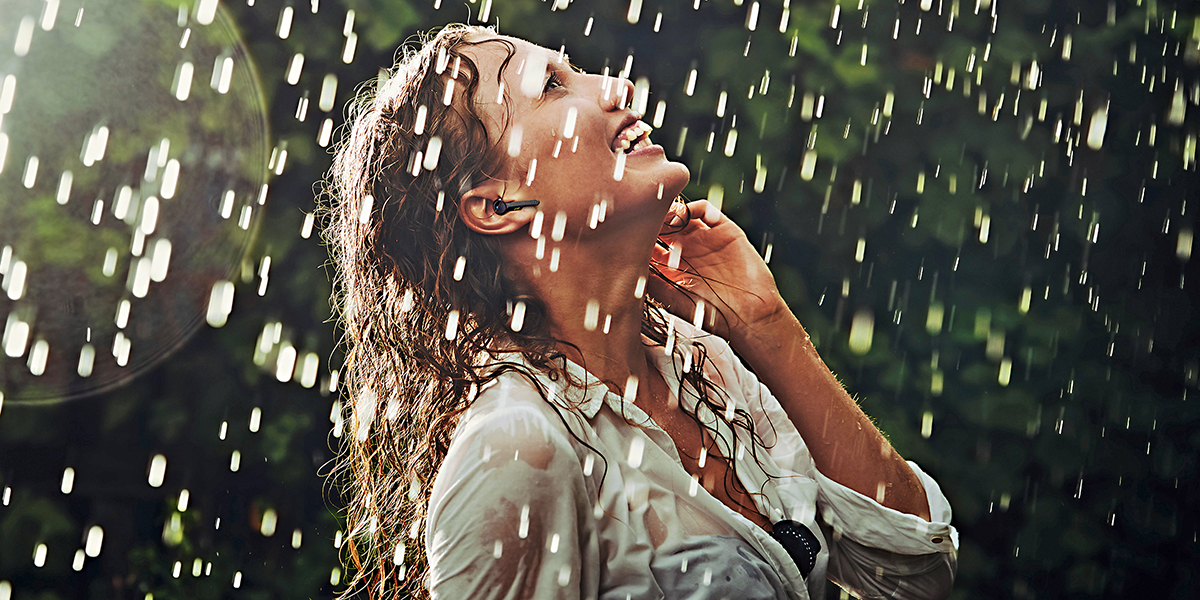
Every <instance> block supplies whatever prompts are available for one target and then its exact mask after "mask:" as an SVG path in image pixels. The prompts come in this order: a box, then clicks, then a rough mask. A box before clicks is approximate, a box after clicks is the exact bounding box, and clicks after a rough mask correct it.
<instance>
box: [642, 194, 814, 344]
mask: <svg viewBox="0 0 1200 600" xmlns="http://www.w3.org/2000/svg"><path fill="white" fill-rule="evenodd" d="M659 236H660V238H661V239H662V240H663V241H665V242H667V244H669V246H670V247H669V249H667V248H662V247H660V246H657V245H656V246H655V248H654V253H653V254H652V255H651V264H652V266H654V267H657V268H658V270H659V272H661V273H662V274H663V275H664V276H665V277H666V278H667V279H668V280H670V281H671V282H673V283H674V284H675V286H672V285H670V284H669V283H667V282H665V281H663V280H662V279H660V278H658V277H655V276H653V275H652V276H650V278H649V279H648V286H649V292H650V295H651V296H653V297H654V298H655V299H657V300H658V301H660V302H662V303H663V304H665V305H666V306H667V309H668V310H670V311H671V312H672V313H674V314H675V315H676V316H678V317H680V318H682V319H686V320H687V321H689V322H693V323H695V322H696V320H697V316H698V313H699V311H701V310H703V315H702V316H701V318H702V320H703V323H702V327H704V329H705V330H707V331H709V332H711V333H715V334H717V335H719V336H721V337H723V338H725V339H726V340H729V341H730V342H731V343H734V345H735V347H736V346H737V345H738V344H737V342H739V341H741V340H744V339H746V338H747V337H749V336H754V335H755V331H756V330H760V329H761V328H762V327H767V326H770V324H771V323H772V322H773V321H774V320H776V319H779V318H781V317H784V316H786V317H791V312H790V311H789V310H788V308H787V305H786V304H785V303H784V302H783V298H782V297H781V296H780V295H779V290H778V288H776V287H775V278H774V277H773V276H772V275H771V271H770V270H769V269H768V268H767V265H766V263H764V262H763V260H762V257H760V256H759V255H758V252H757V251H755V249H754V247H753V246H751V245H750V242H749V240H747V239H746V234H745V233H744V232H743V231H742V229H741V228H740V227H738V226H737V224H736V223H734V222H733V221H731V220H729V217H726V216H725V215H724V214H723V213H722V212H721V211H720V209H718V208H717V207H716V206H714V205H713V204H711V203H709V202H708V201H707V200H696V201H694V202H689V203H687V204H683V203H676V204H675V205H674V206H673V207H672V208H671V211H670V212H669V213H667V219H666V220H665V221H664V222H663V227H662V230H661V231H660V233H659ZM676 286H678V287H676ZM701 303H703V306H702V307H700V306H699V305H700V304H701Z"/></svg>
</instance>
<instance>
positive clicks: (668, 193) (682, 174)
mask: <svg viewBox="0 0 1200 600" xmlns="http://www.w3.org/2000/svg"><path fill="white" fill-rule="evenodd" d="M667 166H668V167H669V168H670V172H669V173H667V174H665V175H664V176H663V178H662V179H660V180H659V183H660V184H662V186H663V200H674V199H675V197H676V196H678V195H679V194H680V193H681V192H683V188H685V187H687V184H688V181H691V179H692V173H691V171H689V170H688V168H687V165H685V164H683V163H681V162H674V161H671V162H668V163H667Z"/></svg>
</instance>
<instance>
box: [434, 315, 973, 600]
mask: <svg viewBox="0 0 1200 600" xmlns="http://www.w3.org/2000/svg"><path fill="white" fill-rule="evenodd" d="M668 318H670V319H674V327H675V329H676V330H677V332H678V338H677V342H676V345H678V346H679V347H680V348H679V351H676V352H674V353H673V354H668V353H667V352H665V351H664V350H665V349H664V348H663V347H648V348H647V350H646V351H647V353H648V354H649V355H650V356H651V357H652V359H653V362H652V363H651V364H654V365H655V366H657V368H658V369H659V370H660V371H661V373H662V376H663V378H664V379H665V380H666V382H667V384H668V387H669V388H670V389H671V390H672V394H674V390H677V389H678V388H679V374H680V372H681V371H682V368H683V365H682V360H683V359H682V356H684V355H685V354H686V355H690V354H691V353H692V349H691V341H692V339H696V340H697V341H701V342H702V343H703V344H704V346H705V348H706V349H707V351H708V356H709V360H708V361H707V362H706V364H705V374H706V375H707V377H708V378H709V381H711V382H713V383H714V384H716V385H718V386H720V387H722V388H723V389H724V390H725V392H726V393H727V394H728V397H729V400H730V401H732V402H734V403H735V405H736V407H737V408H741V409H745V410H746V411H748V412H749V413H750V414H751V415H752V417H753V419H754V422H755V428H756V432H757V434H758V435H759V436H760V437H761V439H762V441H763V445H765V448H759V451H758V452H757V454H758V461H755V459H754V457H753V456H752V455H751V454H752V453H751V452H750V450H749V448H750V444H751V440H750V439H749V435H748V434H747V432H746V431H744V430H742V429H740V428H738V429H736V431H735V433H736V439H737V440H738V448H736V449H729V448H724V447H722V448H721V450H722V454H723V455H724V456H733V457H734V460H735V461H736V466H737V469H736V472H737V474H738V476H739V478H740V480H741V483H742V484H743V485H744V486H745V488H746V489H747V490H751V491H756V490H760V489H761V490H762V492H763V493H762V494H752V497H753V498H754V500H755V502H756V503H757V508H758V509H759V512H761V513H762V514H764V515H767V516H768V517H769V518H770V519H771V521H772V522H774V521H778V520H780V519H791V520H794V521H798V522H800V523H803V524H805V525H806V526H808V528H809V529H810V530H812V532H813V533H814V534H815V535H816V536H817V538H818V540H819V541H820V543H821V551H820V553H819V554H818V555H817V560H816V566H815V567H814V568H813V571H812V573H810V575H809V577H808V578H807V580H806V579H805V578H804V577H802V576H801V574H800V571H799V569H798V568H797V566H796V564H795V562H794V561H793V560H792V558H791V556H790V555H789V554H788V553H787V552H786V551H785V550H784V549H783V547H782V546H781V545H780V544H779V543H778V542H776V541H775V540H774V539H773V538H772V537H771V536H770V535H769V534H768V533H767V532H766V531H764V530H763V529H762V528H761V527H759V526H758V525H755V524H754V523H752V522H751V521H749V520H748V519H746V518H745V517H743V516H742V515H740V514H738V513H737V512H735V511H733V510H731V509H729V508H728V507H727V506H725V505H724V504H723V503H722V502H721V501H719V500H717V499H716V498H714V497H713V496H712V495H710V494H709V493H708V492H707V491H706V490H705V489H704V488H703V487H701V486H700V485H699V484H698V483H696V481H695V480H694V479H693V478H692V477H691V476H690V475H689V474H688V473H687V471H685V470H684V468H683V465H682V463H681V462H680V460H679V454H678V452H677V450H676V448H675V445H674V443H673V441H672V439H671V437H670V436H669V435H668V434H667V433H666V432H664V431H663V430H662V429H661V428H659V427H658V426H657V425H656V424H655V423H654V422H653V421H652V420H651V419H650V418H649V417H648V416H647V415H646V413H645V412H643V411H642V410H641V409H640V408H638V407H637V406H636V405H635V404H633V403H631V402H626V401H624V400H623V399H622V397H621V396H619V395H617V394H615V393H612V392H611V391H609V389H608V387H607V386H605V385H604V384H603V383H601V382H600V381H599V380H598V379H597V378H596V377H594V376H592V375H590V374H589V373H588V372H587V371H586V370H584V369H583V368H582V367H580V366H579V365H577V364H575V363H572V362H568V363H567V373H568V375H569V376H570V378H572V379H575V380H576V381H577V382H583V383H584V385H583V386H579V385H569V384H568V383H567V382H566V381H563V380H562V378H560V380H559V381H551V380H550V379H549V377H548V376H546V375H539V376H538V384H539V385H541V386H542V387H543V389H544V390H545V392H546V395H547V398H548V399H549V400H550V401H551V402H552V403H553V404H554V406H551V404H550V403H547V402H546V401H545V400H543V399H542V396H541V395H540V394H539V393H538V391H537V389H536V388H535V387H534V386H533V385H532V383H531V382H530V381H529V380H528V379H526V378H525V377H524V376H522V375H519V374H517V373H513V372H508V373H505V374H503V375H501V376H499V377H498V378H497V379H496V380H494V381H493V383H492V384H490V385H488V386H486V387H485V388H484V389H482V390H480V392H479V393H478V395H477V397H476V399H475V401H474V403H473V404H472V405H471V408H470V409H469V410H468V411H467V412H466V413H465V414H464V415H463V416H462V418H461V420H460V421H459V424H458V428H457V429H456V430H455V433H454V436H453V440H452V442H451V444H450V448H449V451H448V453H447V455H446V460H445V461H444V462H443V464H442V466H441V468H440V470H439V472H438V475H437V478H436V480H435V482H434V485H433V490H432V493H431V497H430V502H429V511H428V519H427V521H426V528H425V545H426V550H427V553H428V557H429V566H430V590H431V592H432V595H433V597H434V598H435V599H445V600H460V599H466V598H472V599H474V598H496V599H500V598H503V599H508V600H517V599H536V600H543V599H547V600H548V599H563V600H567V599H570V600H626V599H630V600H641V599H659V598H665V599H667V600H677V599H687V600H710V599H711V600H717V599H720V598H763V599H769V598H776V599H784V598H786V599H792V600H797V599H805V598H812V599H822V598H824V597H825V586H826V584H825V579H826V577H828V578H829V579H832V580H834V581H835V582H837V583H839V584H840V585H842V586H843V587H846V588H848V589H850V590H852V591H854V592H855V593H856V594H857V595H859V596H860V597H864V598H914V599H916V598H920V599H927V598H941V597H945V596H947V595H949V593H950V587H951V585H952V583H953V580H954V572H955V568H956V564H957V562H956V556H957V549H958V533H957V531H955V529H954V528H953V527H952V526H950V524H949V523H950V505H949V503H948V502H947V501H946V498H945V496H943V495H942V493H941V490H940V488H939V487H938V485H937V483H936V482H934V480H933V479H932V478H931V477H929V476H928V475H926V474H925V473H924V472H923V471H921V469H920V468H918V467H917V465H916V464H914V463H911V462H910V463H909V465H910V466H911V467H912V469H913V471H914V472H915V473H916V474H917V477H918V478H920V480H921V483H922V485H923V486H924V488H925V493H926V497H927V499H928V502H929V510H930V515H931V518H932V520H931V521H930V522H926V521H925V520H923V519H921V518H919V517H916V516H913V515H908V514H904V513H900V512H898V511H895V510H892V509H890V508H887V507H884V506H882V505H880V504H878V503H877V502H875V501H874V500H873V499H871V498H868V497H866V496H863V495H862V494H859V493H857V492H855V491H853V490H851V489H849V488H847V487H845V486H843V485H841V484H839V483H837V482H835V481H833V480H831V479H829V478H827V477H825V476H824V475H823V474H822V473H820V472H819V471H818V470H817V468H816V466H815V465H814V463H813V460H812V457H811V456H810V455H809V452H808V448H807V446H806V445H805V443H804V440H803V439H801V437H800V434H799V433H798V432H797V431H796V428H795V426H794V425H793V424H792V422H791V421H790V420H789V419H788V417H787V415H786V414H785V413H784V411H783V409H782V407H781V406H780V405H779V402H778V401H777V400H776V399H775V397H774V396H772V395H771V393H770V391H769V390H768V389H767V388H766V386H764V385H762V384H761V383H760V382H759V381H758V379H757V378H756V377H755V376H754V374H753V373H751V372H750V371H749V370H747V369H746V368H745V367H744V366H743V365H742V364H741V361H740V360H739V359H738V358H737V357H736V356H735V355H734V354H733V351H732V350H731V349H730V348H729V345H728V344H727V343H726V342H725V341H724V340H721V339H720V338H718V337H716V336H713V335H709V334H706V333H704V332H703V331H699V330H696V329H694V328H693V327H691V326H690V325H689V324H688V323H686V322H684V321H682V320H679V319H675V318H674V317H671V316H669V315H668ZM670 345H671V343H670V342H668V347H669V346H670ZM512 360H514V361H517V362H520V359H519V358H515V357H514V358H513V359H512ZM534 372H536V371H534ZM679 400H680V402H681V404H682V406H683V407H684V408H685V409H687V410H688V411H689V412H691V411H693V410H695V407H696V400H695V398H694V397H693V396H692V394H690V393H685V394H684V397H683V398H680V399H679ZM700 418H701V419H702V420H704V421H705V422H706V423H710V424H713V425H714V426H716V427H718V428H719V431H721V433H722V435H721V436H720V437H721V438H724V439H733V438H734V436H732V435H730V434H729V432H728V428H727V426H725V425H724V423H722V422H721V421H720V420H718V419H717V418H716V417H715V415H713V414H711V412H706V411H705V410H704V409H703V407H702V408H701V412H700ZM588 446H591V448H590V449H589V447H588ZM597 452H599V453H600V454H599V455H597ZM601 455H602V456H603V457H604V459H607V472H606V467H605V462H604V460H603V459H601V457H600V456H601ZM759 463H761V466H760V465H759ZM768 473H769V474H770V475H774V476H775V477H773V478H769V477H768Z"/></svg>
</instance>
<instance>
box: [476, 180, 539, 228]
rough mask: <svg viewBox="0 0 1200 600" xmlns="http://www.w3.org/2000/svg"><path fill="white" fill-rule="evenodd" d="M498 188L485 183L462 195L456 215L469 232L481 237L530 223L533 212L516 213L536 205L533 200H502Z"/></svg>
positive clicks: (490, 183)
mask: <svg viewBox="0 0 1200 600" xmlns="http://www.w3.org/2000/svg"><path fill="white" fill-rule="evenodd" d="M502 191H503V190H502V189H500V186H499V185H496V182H489V183H487V184H484V185H482V186H479V187H477V188H474V189H472V190H470V191H468V192H467V193H465V194H463V195H462V198H461V200H460V201H459V203H458V216H459V218H460V219H462V221H463V223H465V224H466V226H467V227H469V228H471V230H472V231H475V232H477V233H482V234H485V235H502V234H506V233H512V232H514V231H517V230H519V229H521V228H522V227H525V226H526V225H528V224H529V222H530V221H532V220H533V215H534V213H536V212H537V211H534V210H520V209H521V208H522V207H525V206H536V205H537V204H538V201H537V200H528V199H515V198H510V199H507V200H505V199H502V198H501V192H502Z"/></svg>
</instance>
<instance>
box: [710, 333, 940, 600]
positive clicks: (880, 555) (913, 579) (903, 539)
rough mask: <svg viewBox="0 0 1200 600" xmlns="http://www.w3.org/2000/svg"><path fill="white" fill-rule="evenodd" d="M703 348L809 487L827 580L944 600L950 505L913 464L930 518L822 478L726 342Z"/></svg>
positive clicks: (859, 589) (774, 453)
mask: <svg viewBox="0 0 1200 600" xmlns="http://www.w3.org/2000/svg"><path fill="white" fill-rule="evenodd" d="M703 342H704V343H705V345H706V346H708V347H709V348H710V349H711V353H710V356H712V358H713V360H714V363H715V365H716V366H717V368H718V369H719V370H720V371H721V373H722V376H723V378H724V379H725V381H724V382H723V385H725V386H726V387H727V388H731V392H732V391H734V390H736V392H737V393H739V394H740V395H741V397H740V398H737V399H735V401H736V402H737V403H739V404H741V403H743V402H744V403H745V405H744V406H745V407H746V408H748V409H750V412H751V414H752V416H753V418H754V421H755V429H756V431H758V433H759V435H760V436H761V437H762V439H763V440H764V442H765V443H766V444H767V446H768V448H767V453H768V455H770V457H771V458H772V459H773V460H774V461H775V462H776V464H778V465H779V466H780V467H782V468H784V469H787V470H790V471H792V472H794V473H797V474H801V475H805V476H807V477H810V478H812V479H813V480H815V481H816V483H817V494H816V505H817V514H816V515H815V516H816V517H817V519H816V520H817V524H818V525H819V526H820V528H821V530H822V532H823V533H824V537H825V539H826V540H827V542H828V545H829V546H830V548H829V570H828V575H829V578H830V579H831V580H833V581H834V582H835V583H837V584H838V585H840V586H842V587H844V588H846V589H848V590H851V591H853V592H854V593H855V594H856V595H858V596H859V597H861V598H912V599H914V600H916V599H920V600H926V599H937V598H945V597H947V596H948V595H949V594H950V591H951V588H952V586H953V584H954V576H955V573H956V570H957V565H958V558H957V557H958V532H957V531H956V530H955V529H954V527H952V526H951V525H950V518H951V510H950V503H949V502H948V501H947V500H946V497H945V495H943V494H942V491H941V488H940V487H939V486H938V484H937V482H936V481H934V479H933V478H932V477H930V476H929V475H927V474H926V473H925V472H924V471H922V470H921V468H920V467H918V466H917V465H916V463H913V462H911V461H910V462H909V463H908V465H909V466H910V467H911V468H912V470H913V473H915V474H916V475H917V478H918V479H919V480H920V481H921V485H922V486H923V488H924V489H925V497H926V499H927V501H928V502H929V512H930V521H928V522H927V521H925V520H924V519H922V518H920V517H917V516H915V515H910V514H906V513H902V512H899V511H897V510H894V509H891V508H888V507H886V506H883V505H882V504H879V503H878V502H876V501H875V500H874V499H872V498H868V497H867V496H864V495H862V494H860V493H858V492H856V491H854V490H851V489H850V488H848V487H846V486H844V485H842V484H840V483H838V482H836V481H834V480H832V479H830V478H828V477H826V476H825V475H824V474H823V473H821V472H820V471H819V470H818V469H817V468H816V465H815V463H814V462H813V460H812V457H811V455H810V454H809V452H808V447H807V445H806V444H805V442H804V440H803V438H802V437H801V436H800V434H799V432H798V431H797V430H796V427H795V426H794V425H793V424H792V422H791V420H790V419H789V418H788V416H787V413H786V412H784V410H783V407H782V406H781V405H780V404H779V401H778V400H777V399H776V398H775V397H774V395H773V394H772V393H771V391H770V390H769V389H767V387H766V386H765V385H763V384H762V382H760V381H759V380H758V377H757V376H755V375H754V374H753V373H752V372H750V370H749V369H747V368H746V367H745V366H744V365H742V363H741V360H740V359H739V358H737V357H736V356H735V355H734V354H733V351H732V350H731V349H730V348H729V346H728V344H727V343H726V342H725V341H724V340H721V339H720V338H717V337H715V336H707V337H704V338H703Z"/></svg>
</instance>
